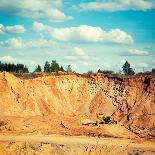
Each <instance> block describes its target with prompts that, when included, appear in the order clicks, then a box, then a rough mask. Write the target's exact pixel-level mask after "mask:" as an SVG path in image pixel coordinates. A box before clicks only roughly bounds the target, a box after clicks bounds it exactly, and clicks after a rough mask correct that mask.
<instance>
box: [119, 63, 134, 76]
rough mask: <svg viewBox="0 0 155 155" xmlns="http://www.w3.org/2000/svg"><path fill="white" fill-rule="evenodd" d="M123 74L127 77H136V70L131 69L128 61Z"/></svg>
mask: <svg viewBox="0 0 155 155" xmlns="http://www.w3.org/2000/svg"><path fill="white" fill-rule="evenodd" d="M122 68H123V72H124V74H125V75H134V74H135V72H134V70H133V69H132V68H131V67H130V63H129V62H128V61H126V62H125V63H124V65H123V67H122Z"/></svg>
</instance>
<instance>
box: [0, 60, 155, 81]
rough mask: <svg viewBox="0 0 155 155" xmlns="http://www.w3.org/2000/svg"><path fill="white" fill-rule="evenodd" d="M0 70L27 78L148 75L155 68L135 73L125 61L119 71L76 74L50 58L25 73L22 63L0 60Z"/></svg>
mask: <svg viewBox="0 0 155 155" xmlns="http://www.w3.org/2000/svg"><path fill="white" fill-rule="evenodd" d="M0 71H2V72H3V71H7V72H12V73H14V74H15V75H16V76H18V77H22V76H25V77H26V79H27V78H36V77H40V76H44V75H51V74H52V75H61V74H71V73H74V74H76V75H81V76H86V77H87V76H88V77H89V76H91V75H95V74H96V73H101V74H105V75H109V76H119V77H122V78H124V77H126V78H128V76H129V77H130V76H133V75H135V76H137V75H149V74H154V73H155V69H152V71H151V72H139V73H135V71H134V69H133V68H131V66H130V63H129V62H128V61H126V62H125V63H124V65H123V66H122V71H121V70H120V71H119V72H115V71H113V70H101V69H99V70H98V71H97V72H96V73H95V72H93V71H92V70H89V71H88V72H87V73H83V74H78V73H76V72H75V71H73V70H72V68H71V65H68V66H67V68H66V69H64V67H63V66H61V65H59V63H58V62H57V61H56V60H52V62H51V63H50V62H48V61H46V62H45V64H44V67H43V68H42V67H41V65H39V64H38V65H37V66H36V68H35V69H34V71H33V72H31V73H30V74H25V75H23V73H29V70H28V68H27V67H26V66H25V65H23V64H11V63H2V62H0Z"/></svg>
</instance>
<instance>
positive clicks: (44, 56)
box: [0, 0, 155, 72]
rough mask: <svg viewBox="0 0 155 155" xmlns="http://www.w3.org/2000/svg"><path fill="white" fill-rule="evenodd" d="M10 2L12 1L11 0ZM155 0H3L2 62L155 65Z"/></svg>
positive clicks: (0, 17) (0, 20) (0, 16)
mask: <svg viewBox="0 0 155 155" xmlns="http://www.w3.org/2000/svg"><path fill="white" fill-rule="evenodd" d="M11 1H12V2H11ZM154 19H155V1H154V0H136V1H135V0H126V1H125V0H76V1H75V0H22V1H21V0H0V61H3V62H13V63H24V64H26V65H27V66H28V67H29V69H30V71H33V70H34V68H35V66H36V65H37V64H41V65H42V67H43V66H44V63H45V61H52V60H57V61H58V62H59V63H60V64H61V65H63V66H64V67H67V65H68V64H71V67H72V69H73V70H76V71H78V72H87V71H88V70H93V71H96V70H98V69H102V70H116V71H119V70H121V67H122V65H123V63H124V62H125V61H126V60H128V61H129V62H130V63H131V66H132V67H133V68H134V69H135V71H137V72H138V71H143V69H145V70H151V68H154V66H155V59H154V58H155V20H154Z"/></svg>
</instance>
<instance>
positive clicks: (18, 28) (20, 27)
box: [5, 25, 26, 33]
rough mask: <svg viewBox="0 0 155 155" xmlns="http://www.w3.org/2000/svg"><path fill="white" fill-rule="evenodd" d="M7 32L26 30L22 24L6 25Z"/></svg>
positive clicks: (22, 31)
mask: <svg viewBox="0 0 155 155" xmlns="http://www.w3.org/2000/svg"><path fill="white" fill-rule="evenodd" d="M5 29H6V31H7V32H8V33H24V32H25V31H26V30H25V28H24V26H23V25H14V26H6V28H5Z"/></svg>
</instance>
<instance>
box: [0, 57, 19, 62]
mask: <svg viewBox="0 0 155 155" xmlns="http://www.w3.org/2000/svg"><path fill="white" fill-rule="evenodd" d="M0 61H3V62H16V61H17V60H16V58H14V57H12V56H3V57H0Z"/></svg>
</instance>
